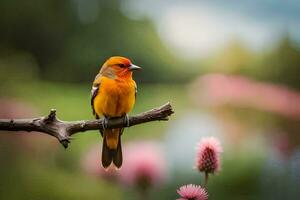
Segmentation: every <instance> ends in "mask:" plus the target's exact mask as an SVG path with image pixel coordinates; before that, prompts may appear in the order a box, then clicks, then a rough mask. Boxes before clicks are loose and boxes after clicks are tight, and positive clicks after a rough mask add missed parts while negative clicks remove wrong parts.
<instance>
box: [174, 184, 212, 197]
mask: <svg viewBox="0 0 300 200" xmlns="http://www.w3.org/2000/svg"><path fill="white" fill-rule="evenodd" d="M177 193H178V194H179V195H180V196H181V198H179V199H177V200H207V199H208V194H207V192H206V191H205V189H204V188H202V187H201V186H200V185H193V184H189V185H184V186H181V187H180V188H179V189H178V190H177Z"/></svg>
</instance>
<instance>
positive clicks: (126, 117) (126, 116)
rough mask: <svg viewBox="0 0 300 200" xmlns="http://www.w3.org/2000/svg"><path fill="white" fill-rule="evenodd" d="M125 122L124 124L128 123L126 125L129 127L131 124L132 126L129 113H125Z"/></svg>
mask: <svg viewBox="0 0 300 200" xmlns="http://www.w3.org/2000/svg"><path fill="white" fill-rule="evenodd" d="M123 122H124V124H125V125H126V127H129V126H130V123H129V116H128V115H127V114H126V115H124V118H123Z"/></svg>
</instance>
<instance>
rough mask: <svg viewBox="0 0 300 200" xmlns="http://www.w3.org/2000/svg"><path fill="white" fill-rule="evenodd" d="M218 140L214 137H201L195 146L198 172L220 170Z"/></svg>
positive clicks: (220, 149)
mask: <svg viewBox="0 0 300 200" xmlns="http://www.w3.org/2000/svg"><path fill="white" fill-rule="evenodd" d="M221 152H222V147H221V145H220V141H219V140H218V139H217V138H214V137H208V138H203V139H201V141H200V143H199V144H198V146H197V156H196V166H197V168H198V170H199V171H200V172H205V173H212V174H213V173H215V172H218V171H219V170H220V165H221V163H220V153H221Z"/></svg>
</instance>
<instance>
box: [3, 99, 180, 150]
mask: <svg viewBox="0 0 300 200" xmlns="http://www.w3.org/2000/svg"><path fill="white" fill-rule="evenodd" d="M173 113H174V111H173V110H172V106H171V104H170V103H166V104H164V105H162V106H161V107H159V108H154V109H152V110H149V111H147V112H144V113H141V114H138V115H135V116H131V117H129V126H134V125H138V124H142V123H146V122H151V121H167V120H169V116H170V115H171V114H173ZM102 125H103V119H99V120H80V121H62V120H59V119H58V118H57V117H56V110H55V109H51V111H50V114H49V115H48V116H45V117H39V118H33V119H0V130H4V131H37V132H41V133H46V134H48V135H51V136H53V137H55V138H57V139H58V141H59V142H60V143H61V144H62V145H63V146H64V147H65V148H67V147H68V144H69V143H70V139H71V138H70V137H71V135H73V134H76V133H78V132H85V131H89V130H99V129H102ZM121 127H127V124H126V123H125V122H124V120H123V118H120V117H119V118H112V119H110V120H109V122H108V126H107V128H121Z"/></svg>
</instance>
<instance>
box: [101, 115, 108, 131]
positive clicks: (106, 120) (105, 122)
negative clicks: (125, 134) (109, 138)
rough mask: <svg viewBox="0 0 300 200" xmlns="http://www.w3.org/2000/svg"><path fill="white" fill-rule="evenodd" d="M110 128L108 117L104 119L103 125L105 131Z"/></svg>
mask: <svg viewBox="0 0 300 200" xmlns="http://www.w3.org/2000/svg"><path fill="white" fill-rule="evenodd" d="M107 127H108V117H104V119H103V123H102V129H103V130H105V129H107Z"/></svg>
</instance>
